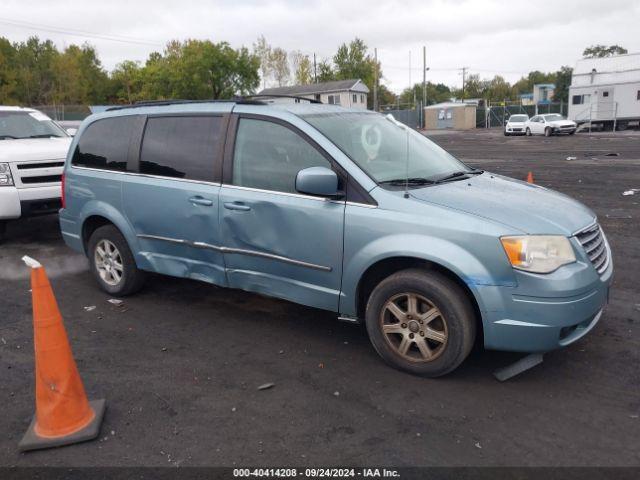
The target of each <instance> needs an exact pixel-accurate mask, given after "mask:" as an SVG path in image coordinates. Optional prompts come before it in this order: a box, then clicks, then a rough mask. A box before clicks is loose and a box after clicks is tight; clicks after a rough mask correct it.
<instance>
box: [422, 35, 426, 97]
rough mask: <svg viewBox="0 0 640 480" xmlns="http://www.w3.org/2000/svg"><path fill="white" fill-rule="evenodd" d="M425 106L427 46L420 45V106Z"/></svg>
mask: <svg viewBox="0 0 640 480" xmlns="http://www.w3.org/2000/svg"><path fill="white" fill-rule="evenodd" d="M426 106H427V47H426V46H423V47H422V108H424V107H426Z"/></svg>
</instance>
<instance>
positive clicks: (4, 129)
mask: <svg viewBox="0 0 640 480" xmlns="http://www.w3.org/2000/svg"><path fill="white" fill-rule="evenodd" d="M66 136H68V135H67V133H66V132H65V131H64V130H62V129H61V128H60V127H58V125H56V124H55V123H54V122H53V121H52V120H51V119H50V118H49V117H47V116H46V115H44V114H43V113H40V112H18V111H16V112H0V140H5V139H16V138H34V137H35V138H47V137H66Z"/></svg>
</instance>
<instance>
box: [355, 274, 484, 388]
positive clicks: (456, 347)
mask: <svg viewBox="0 0 640 480" xmlns="http://www.w3.org/2000/svg"><path fill="white" fill-rule="evenodd" d="M403 295H407V298H406V300H407V307H406V309H403V308H402V307H400V311H403V312H404V313H408V312H410V311H411V308H409V307H408V302H409V298H408V295H411V296H414V297H418V298H422V299H423V300H427V301H426V302H423V304H422V310H423V311H422V312H420V309H421V307H420V306H419V307H418V308H417V309H416V311H418V314H419V315H418V316H417V317H416V316H412V315H408V314H407V315H405V317H404V320H400V319H398V321H397V323H388V322H391V321H392V322H395V320H396V318H397V317H395V316H394V315H392V314H391V313H390V311H389V310H388V308H387V306H388V305H389V302H392V301H394V299H400V300H397V301H399V302H400V303H398V304H396V306H399V305H402V303H401V302H402V297H403ZM394 302H395V301H394ZM419 302H420V300H418V303H419ZM433 309H437V310H438V313H439V314H440V315H436V316H435V317H433V318H432V319H431V320H426V321H425V322H423V321H421V320H422V318H420V316H421V315H422V316H426V315H427V313H428V312H432V311H433ZM423 318H428V317H423ZM418 319H420V320H418ZM407 321H408V323H404V322H407ZM418 321H420V324H422V325H418V323H417V322H418ZM365 322H366V326H367V332H368V333H369V338H370V340H371V343H372V344H373V347H374V348H375V349H376V351H377V352H378V354H379V355H380V356H381V357H382V358H383V359H384V360H385V361H386V362H387V363H388V364H390V365H391V366H393V367H395V368H398V369H400V370H404V371H406V372H409V373H412V374H416V375H421V376H424V377H439V376H442V375H446V374H447V373H449V372H451V371H453V370H455V369H456V368H457V367H458V366H459V365H460V364H461V363H462V362H463V361H464V359H465V358H467V356H468V355H469V352H470V351H471V349H472V347H473V344H474V340H475V337H476V318H475V313H474V310H473V307H472V306H471V303H470V301H469V298H468V297H467V294H466V292H464V291H463V290H462V289H461V288H460V287H459V286H458V285H457V284H456V283H455V282H453V281H452V280H450V279H449V278H447V277H446V276H444V275H442V274H440V273H438V272H434V271H429V270H423V269H417V268H416V269H409V270H403V271H401V272H398V273H395V274H393V275H391V276H389V277H387V278H386V279H385V280H383V281H382V282H380V284H378V286H377V287H376V288H375V289H374V290H373V292H372V293H371V296H370V297H369V301H368V302H367V311H366V320H365ZM438 323H439V325H436V324H438ZM383 325H385V328H389V327H390V328H394V329H402V332H391V333H384V332H383ZM427 325H428V326H432V325H433V327H431V328H429V327H428V326H427ZM414 328H417V329H418V330H415V329H414ZM434 331H435V332H439V334H440V335H443V334H444V335H443V338H446V340H445V341H442V340H438V341H433V340H428V339H427V337H431V336H432V335H433V332H434ZM424 334H427V335H424ZM412 335H413V336H412ZM409 337H411V339H409ZM405 341H406V342H407V343H409V342H413V343H410V345H409V349H408V350H406V354H402V353H400V349H401V348H402V345H403V343H404V342H405ZM396 342H397V343H399V345H395V343H396ZM421 342H427V348H426V350H427V352H428V351H429V350H430V351H431V354H432V356H431V357H430V358H429V359H427V358H425V357H424V353H423V350H422V348H424V345H423V344H421ZM419 343H420V345H419ZM419 347H422V348H419ZM416 350H417V352H416Z"/></svg>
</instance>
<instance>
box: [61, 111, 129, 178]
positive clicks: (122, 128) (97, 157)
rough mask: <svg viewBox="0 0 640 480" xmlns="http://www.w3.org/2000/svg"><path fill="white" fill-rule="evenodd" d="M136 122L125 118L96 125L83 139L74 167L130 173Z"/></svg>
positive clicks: (94, 123)
mask: <svg viewBox="0 0 640 480" xmlns="http://www.w3.org/2000/svg"><path fill="white" fill-rule="evenodd" d="M133 121H134V117H133V116H125V117H113V118H105V119H103V120H98V121H96V122H93V123H92V124H91V125H89V126H88V127H87V129H86V130H85V131H84V133H83V134H82V136H81V137H80V140H79V141H78V146H77V148H76V151H75V152H74V153H73V158H72V159H71V164H72V165H76V166H78V167H90V168H99V169H101V170H114V171H120V172H124V171H126V170H127V154H128V151H129V138H130V135H131V131H132V127H133Z"/></svg>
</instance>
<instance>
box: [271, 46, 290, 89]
mask: <svg viewBox="0 0 640 480" xmlns="http://www.w3.org/2000/svg"><path fill="white" fill-rule="evenodd" d="M269 62H270V65H271V74H272V75H273V79H274V80H275V81H276V83H277V84H278V86H279V87H282V86H284V85H286V84H287V83H289V79H290V78H291V70H289V55H288V54H287V51H286V50H284V49H282V48H280V47H276V48H274V49H273V50H271V54H270V55H269Z"/></svg>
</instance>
